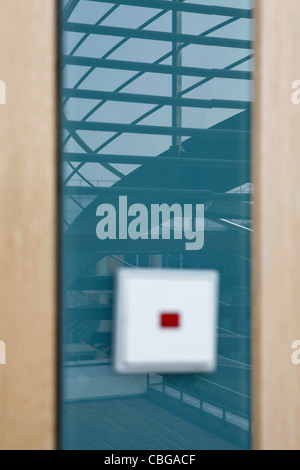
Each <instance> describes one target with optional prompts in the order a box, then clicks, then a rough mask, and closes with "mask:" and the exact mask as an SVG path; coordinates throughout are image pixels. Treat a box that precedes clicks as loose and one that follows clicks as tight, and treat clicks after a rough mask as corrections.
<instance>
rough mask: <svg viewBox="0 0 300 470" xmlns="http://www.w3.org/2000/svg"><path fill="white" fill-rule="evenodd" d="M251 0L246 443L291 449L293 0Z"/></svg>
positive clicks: (298, 224)
mask: <svg viewBox="0 0 300 470" xmlns="http://www.w3.org/2000/svg"><path fill="white" fill-rule="evenodd" d="M256 3H257V6H256V31H257V33H256V104H255V112H254V121H253V126H254V131H255V142H254V183H255V209H254V219H255V235H254V270H253V281H254V304H253V313H254V329H253V336H254V338H253V362H254V363H253V366H254V383H253V386H254V389H253V392H254V397H253V398H254V425H255V432H254V447H255V448H256V449H260V450H262V449H267V450H278V449H299V448H300V400H299V393H300V366H299V367H296V366H294V365H293V364H292V363H291V355H292V350H291V344H292V342H293V341H294V340H296V339H300V243H299V241H300V106H295V105H293V104H292V101H291V95H292V82H293V81H295V80H297V79H298V80H300V60H299V50H300V2H299V0H286V1H285V2H283V1H282V0H260V1H258V2H256Z"/></svg>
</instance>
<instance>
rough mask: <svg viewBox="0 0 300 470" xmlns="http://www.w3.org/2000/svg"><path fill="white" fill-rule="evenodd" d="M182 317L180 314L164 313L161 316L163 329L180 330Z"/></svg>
mask: <svg viewBox="0 0 300 470" xmlns="http://www.w3.org/2000/svg"><path fill="white" fill-rule="evenodd" d="M179 325H180V315H179V313H162V314H161V315H160V326H161V328H179Z"/></svg>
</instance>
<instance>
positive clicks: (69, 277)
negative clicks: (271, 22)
mask: <svg viewBox="0 0 300 470" xmlns="http://www.w3.org/2000/svg"><path fill="white" fill-rule="evenodd" d="M80 3H83V4H85V3H86V2H85V1H83V0H81V1H77V0H75V1H73V2H72V1H71V2H69V3H68V4H67V8H66V15H67V16H66V17H65V18H66V19H65V22H64V24H63V27H64V30H65V31H68V33H70V34H72V33H75V32H76V34H77V33H79V32H80V33H82V34H83V35H82V37H81V39H80V41H79V42H78V43H77V45H75V46H74V47H73V49H72V50H71V51H69V52H68V54H67V55H66V56H65V57H64V59H63V61H64V65H65V66H72V67H75V68H76V67H77V69H78V70H82V76H81V77H80V79H78V82H77V83H76V84H75V85H74V86H73V87H70V86H67V87H66V88H65V90H64V104H65V105H66V104H67V103H68V102H69V100H70V99H72V100H73V105H74V102H75V103H79V100H85V102H88V100H91V101H90V109H89V110H88V112H87V113H86V114H85V115H84V116H83V118H82V119H80V120H78V119H77V120H76V119H75V118H74V117H73V116H72V115H68V112H67V111H66V119H65V121H64V127H65V129H66V131H67V137H66V138H65V141H64V143H65V145H66V147H65V151H64V153H63V159H64V161H65V162H66V164H68V165H69V171H70V173H69V174H68V175H67V176H66V179H65V185H64V188H63V190H64V195H65V198H66V200H67V201H68V204H69V205H70V201H71V202H72V204H73V205H72V210H73V211H76V214H73V215H72V218H71V219H70V220H69V223H68V224H66V227H65V228H66V231H65V236H64V243H65V261H64V266H65V276H64V282H65V290H66V291H68V292H69V294H67V295H68V296H70V292H72V294H71V295H72V299H73V302H72V303H71V304H68V305H65V307H66V308H65V310H64V318H66V324H67V327H68V328H69V334H70V342H72V341H74V339H76V341H79V342H80V341H84V342H87V343H89V344H90V345H91V346H92V347H95V348H96V349H97V350H98V351H99V352H100V353H105V354H107V355H109V354H110V345H111V320H112V303H113V292H114V290H113V289H114V285H113V276H114V272H115V270H116V269H117V268H118V267H119V266H124V265H125V266H131V267H132V268H139V267H145V266H146V267H148V266H151V267H170V268H172V267H174V268H195V269H203V268H209V269H211V268H213V269H217V270H218V271H220V273H221V296H220V322H219V329H218V334H219V368H218V372H217V373H216V374H214V376H213V377H210V379H209V380H207V379H206V378H205V377H202V376H198V375H197V376H193V377H191V376H188V377H184V376H182V377H174V376H171V377H170V376H168V377H162V378H161V383H158V384H156V385H157V386H156V388H155V384H153V383H151V381H150V379H149V396H150V397H151V399H153V400H157V402H160V400H161V399H162V397H163V400H164V404H165V405H166V404H167V403H169V405H170V409H172V410H173V412H174V413H175V411H176V410H177V411H178V409H179V408H180V407H182V406H184V407H185V412H186V413H187V414H189V411H188V410H191V416H192V415H193V414H195V410H196V409H198V410H199V413H200V415H201V416H200V418H199V419H204V420H206V421H205V423H207V422H210V424H211V426H212V429H214V432H216V431H215V430H217V429H219V430H220V435H222V433H223V434H224V436H225V435H227V437H228V439H229V436H231V437H234V436H236V437H237V436H239V437H240V436H241V435H242V437H243V439H244V442H245V441H247V439H248V438H249V433H250V428H251V425H250V418H249V409H250V398H249V397H250V392H249V382H250V377H249V376H250V358H249V331H250V313H249V236H250V233H251V203H250V197H251V193H250V191H251V187H250V186H249V185H248V186H247V183H249V182H250V170H249V160H250V103H249V102H248V101H247V99H245V100H237V101H233V100H232V99H229V98H228V97H227V96H224V99H203V97H201V98H197V97H196V98H195V91H197V90H200V91H201V87H203V86H205V85H207V84H209V83H210V82H212V81H213V80H215V79H216V78H218V79H222V80H224V81H227V80H236V81H237V82H240V81H248V82H249V80H250V79H251V73H250V72H248V71H247V70H246V71H245V70H242V69H241V67H242V66H243V64H247V63H248V62H249V60H250V59H251V58H252V53H251V51H250V49H251V45H250V42H249V41H248V40H247V41H246V40H240V39H235V38H228V37H225V36H226V34H225V36H224V37H220V36H221V35H222V29H223V28H226V27H227V26H229V25H233V24H235V22H236V21H238V20H239V19H240V18H250V17H251V15H252V12H251V11H250V10H246V9H239V8H224V7H218V6H208V5H198V4H195V5H190V4H188V3H185V2H181V1H179V2H173V1H168V2H167V1H165V0H163V1H161V0H151V1H147V2H144V4H145V7H148V8H149V10H151V9H152V7H154V6H155V8H157V9H158V12H157V11H155V14H154V16H153V17H151V18H150V19H149V20H147V21H145V23H143V24H142V25H141V26H140V27H139V28H137V29H133V28H123V27H121V26H120V27H116V26H113V27H109V28H108V27H107V26H104V25H103V24H102V23H103V22H104V23H105V21H106V20H107V18H109V17H110V15H112V14H113V13H114V12H115V11H117V9H118V8H119V6H120V5H123V6H126V5H131V6H134V5H135V6H140V0H121V1H118V2H117V3H115V4H114V1H113V0H110V1H109V2H107V1H106V0H105V1H102V3H104V4H106V3H110V4H111V3H113V6H112V5H109V7H108V9H107V12H106V13H105V14H104V15H103V17H101V18H100V19H99V20H98V21H97V23H96V24H95V25H89V24H83V23H81V22H78V21H76V22H74V21H72V11H75V12H76V6H77V5H78V4H80ZM87 3H89V2H87ZM92 3H93V2H92ZM95 3H96V2H95ZM160 8H162V10H160ZM173 9H175V10H176V11H181V12H187V11H191V12H193V13H195V14H197V15H200V16H201V15H202V14H210V15H218V16H219V17H220V18H223V19H219V23H218V24H216V25H215V26H214V27H211V28H209V29H208V30H207V31H203V32H202V33H201V34H199V35H191V34H189V35H182V34H180V33H176V34H175V33H174V31H173V32H168V33H167V32H166V33H162V32H159V31H154V30H153V29H154V27H155V25H156V21H157V20H159V19H160V18H163V17H164V15H166V14H168V12H170V11H171V10H173ZM151 11H152V10H151ZM70 15H71V16H70ZM68 19H69V20H68ZM67 20H68V21H67ZM177 20H178V18H177ZM92 34H95V36H96V37H98V36H100V37H103V38H104V39H105V38H106V37H107V35H109V36H110V37H113V38H120V41H119V40H118V41H119V42H117V43H116V45H114V46H113V47H112V48H111V49H110V50H108V51H107V52H106V53H105V54H104V55H103V56H101V57H98V56H95V57H89V56H87V57H84V56H83V55H82V53H81V52H80V51H81V49H80V47H81V46H82V44H84V42H85V41H87V40H89V39H90V38H91V35H92ZM132 38H139V39H140V40H143V41H145V44H147V40H151V41H163V42H169V44H170V52H169V53H166V54H164V55H163V56H161V57H160V58H159V59H157V60H156V61H155V62H153V63H146V59H144V60H140V61H134V60H127V58H126V56H125V55H124V57H123V58H122V60H120V59H119V58H118V59H116V58H114V54H115V53H116V52H118V51H119V49H120V50H123V51H124V50H125V48H124V46H126V45H128V41H130V39H132ZM174 43H176V44H177V47H178V48H179V50H180V51H181V53H182V54H184V53H185V51H186V50H187V48H188V47H189V45H191V44H194V45H199V44H201V45H203V44H205V45H206V46H207V47H210V46H211V48H216V47H217V48H219V49H218V51H224V50H226V49H224V48H225V47H230V48H231V49H233V50H235V49H236V50H239V51H241V52H243V51H244V54H243V53H241V54H240V58H239V59H237V60H234V61H233V62H232V63H231V64H229V65H227V66H226V67H221V66H220V67H218V68H204V67H201V68H200V66H201V63H199V64H195V66H194V67H186V66H183V65H182V64H179V62H178V60H177V62H176V57H174V48H172V46H174ZM158 44H160V42H158ZM212 50H215V49H212ZM219 53H220V52H219ZM221 54H223V52H222V53H221ZM220 58H221V55H220ZM177 59H178V58H177ZM178 64H179V65H178ZM80 67H84V69H81V68H80ZM107 68H109V69H110V71H111V74H113V73H114V71H116V72H118V71H120V70H122V71H128V72H130V73H131V76H130V77H129V78H127V80H124V83H122V84H121V85H120V86H118V87H117V88H116V89H115V90H113V91H104V90H96V89H92V90H91V89H87V87H86V86H82V85H84V84H85V83H86V82H87V80H90V78H91V76H92V74H93V73H94V72H95V71H97V70H99V69H100V70H106V69H107ZM149 73H155V74H159V76H161V77H163V76H165V75H168V76H169V77H170V78H171V79H172V78H173V90H172V93H170V94H169V96H159V95H158V94H150V93H149V92H147V90H145V91H144V92H143V93H140V92H139V93H132V92H130V93H129V92H128V87H130V86H131V85H134V84H135V83H136V82H138V80H139V79H140V78H141V77H143V76H145V75H147V74H149ZM178 76H183V77H189V78H190V79H191V80H193V83H192V82H191V85H190V86H188V87H186V88H183V89H178V88H177V90H174V78H176V77H178ZM170 83H171V80H170ZM131 90H132V89H131ZM76 100H77V101H76ZM110 103H129V104H135V105H141V104H147V105H151V108H150V110H148V111H147V112H145V113H144V114H142V115H141V116H139V117H138V118H137V119H135V120H134V121H130V122H126V123H120V122H114V121H113V120H111V122H104V121H101V120H100V118H99V119H98V118H97V119H96V118H95V114H96V113H99V112H101V110H103V109H104V106H105V105H107V104H110ZM166 107H168V109H171V110H172V112H173V113H172V114H173V120H172V123H169V125H161V123H160V122H159V119H158V121H157V123H156V124H155V125H148V124H147V125H145V122H144V121H145V120H146V119H148V118H149V117H151V116H156V113H158V112H159V111H160V110H162V109H165V108H166ZM182 108H188V109H189V110H192V109H201V110H202V111H203V112H206V111H207V110H210V109H212V108H214V109H218V110H227V111H228V112H230V111H231V112H232V115H233V117H229V118H224V119H221V121H222V122H221V123H219V124H217V125H214V126H212V127H210V128H209V129H197V128H190V127H188V128H183V127H182V126H181V124H180V119H178V121H177V124H176V120H175V121H174V111H176V110H177V111H178V109H182ZM236 113H238V114H236ZM234 114H235V115H234ZM105 132H109V133H110V134H109V135H108V137H107V139H106V140H104V142H103V143H101V144H99V145H98V146H95V145H92V143H91V142H92V141H93V138H92V137H90V140H91V142H90V141H89V138H88V137H86V136H99V135H102V134H103V135H106V134H105ZM128 134H129V135H130V136H131V138H132V140H134V139H137V138H138V136H140V135H142V136H146V137H147V138H148V140H147V146H148V147H145V148H144V153H142V152H141V154H139V155H136V154H133V153H130V151H128V149H126V148H122V146H121V144H120V149H121V150H120V153H118V154H115V153H114V154H111V153H110V152H109V150H108V149H109V146H110V145H111V144H113V143H114V142H118V141H120V139H121V138H122V136H124V135H128ZM158 136H168V137H169V139H170V144H171V142H172V145H170V148H169V150H167V151H165V152H163V153H161V154H160V155H159V156H154V155H152V156H149V154H151V151H149V147H150V146H151V140H152V139H155V138H157V137H158ZM183 138H187V140H185V141H183ZM71 141H72V142H73V143H74V145H75V144H76V146H77V147H78V150H77V151H76V150H75V151H74V150H70V149H69V148H68V147H67V146H68V143H69V142H71ZM174 143H175V145H177V144H178V143H179V144H180V145H177V147H178V148H175V147H174ZM179 147H180V148H179ZM164 148H168V146H167V145H166V146H165V147H164ZM105 152H107V153H105ZM120 164H122V165H128V166H129V165H130V168H131V170H130V172H125V170H124V169H123V166H120ZM86 165H97V168H98V167H99V166H100V165H101V168H103V169H105V171H107V172H109V173H108V174H109V176H106V179H105V180H103V181H101V182H100V183H99V182H96V181H94V180H95V177H94V175H93V178H89V177H87V176H86V175H85V174H84V173H83V170H84V168H85V167H86ZM134 165H135V166H134ZM93 168H94V167H93ZM108 180H110V181H114V183H110V184H108ZM76 181H77V182H78V181H80V183H77V182H76ZM100 186H102V187H100ZM245 188H247V189H245ZM120 194H121V195H127V196H128V201H129V203H130V201H132V202H143V203H145V204H146V205H147V204H149V203H153V202H160V203H162V202H179V203H180V202H181V203H184V202H192V203H194V204H195V203H204V204H205V217H206V226H205V246H204V249H203V250H201V251H199V252H192V253H191V252H186V251H184V250H182V249H181V248H180V247H179V249H178V244H176V243H173V242H172V241H170V243H169V250H168V251H163V250H162V249H161V244H160V242H159V241H158V243H157V244H156V245H154V244H153V245H151V247H152V248H151V251H149V244H148V243H149V242H148V241H140V240H139V241H134V242H132V243H131V244H130V243H129V242H128V241H126V243H123V242H122V241H120V242H119V243H118V247H117V249H115V248H112V246H111V244H110V243H109V240H108V241H107V242H99V240H98V239H97V238H96V235H95V226H96V218H95V213H96V207H97V206H98V205H99V204H101V203H103V202H114V201H115V200H116V199H117V198H118V196H119V195H120ZM67 210H70V208H69V206H68V207H67ZM82 296H85V298H86V299H88V300H87V302H86V303H85V304H84V305H83V304H82V303H81V301H80V299H81V298H82ZM104 322H106V323H105V324H104ZM104 325H105V327H104ZM67 334H68V332H67ZM99 406H101V405H99ZM149 406H150V405H149ZM174 410H175V411H174ZM116 419H117V418H116ZM204 426H206V424H204ZM228 427H229V428H230V431H229V430H228ZM224 429H226V431H224ZM226 433H227V434H226ZM247 436H248V437H247ZM248 440H249V439H248ZM128 445H129V444H128ZM227 447H228V446H227Z"/></svg>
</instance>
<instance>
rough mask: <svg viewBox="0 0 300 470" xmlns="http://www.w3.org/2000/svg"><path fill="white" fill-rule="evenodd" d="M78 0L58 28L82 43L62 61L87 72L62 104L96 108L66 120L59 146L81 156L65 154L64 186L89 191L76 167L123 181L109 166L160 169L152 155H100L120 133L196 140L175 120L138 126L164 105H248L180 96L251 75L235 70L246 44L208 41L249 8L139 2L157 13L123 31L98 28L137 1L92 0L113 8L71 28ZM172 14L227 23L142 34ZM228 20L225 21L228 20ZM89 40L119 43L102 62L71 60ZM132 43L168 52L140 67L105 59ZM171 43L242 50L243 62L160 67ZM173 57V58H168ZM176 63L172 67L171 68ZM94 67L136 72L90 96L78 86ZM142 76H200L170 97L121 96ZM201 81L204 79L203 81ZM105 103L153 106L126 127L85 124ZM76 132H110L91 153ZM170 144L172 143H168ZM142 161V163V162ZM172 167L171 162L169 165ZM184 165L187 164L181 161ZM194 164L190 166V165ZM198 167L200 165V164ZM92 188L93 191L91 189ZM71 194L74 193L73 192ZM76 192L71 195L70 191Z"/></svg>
mask: <svg viewBox="0 0 300 470" xmlns="http://www.w3.org/2000/svg"><path fill="white" fill-rule="evenodd" d="M79 1H80V0H70V1H69V2H68V3H67V5H66V7H65V9H64V12H63V20H64V23H63V29H64V31H70V32H76V33H82V34H83V36H82V38H81V39H80V40H79V41H78V43H77V44H76V46H74V47H73V49H72V51H71V52H70V53H69V54H68V55H66V56H64V57H63V62H64V64H66V65H78V66H86V67H89V68H88V70H87V71H86V72H85V73H84V74H83V75H82V77H81V78H80V79H79V80H78V81H77V83H76V84H75V86H74V87H73V88H64V89H63V96H64V101H63V104H64V105H65V104H66V103H67V102H68V100H69V99H70V98H86V99H96V100H98V103H97V104H96V105H95V106H94V107H93V108H92V109H91V110H90V111H89V112H88V113H87V114H86V115H85V116H84V117H83V118H82V120H81V121H70V120H66V121H65V123H64V127H65V129H66V130H67V131H68V135H67V137H66V138H65V140H64V142H63V144H64V145H65V144H67V142H68V141H69V140H70V139H71V138H73V139H74V140H75V141H76V142H77V144H79V146H80V147H81V148H82V149H83V150H84V152H85V153H84V155H83V154H82V153H74V152H64V154H63V159H64V161H66V162H67V163H68V164H69V165H70V167H71V172H70V174H69V175H68V176H67V177H66V178H65V181H64V184H65V185H67V184H68V183H69V181H70V180H71V179H72V178H73V177H74V175H76V174H77V175H78V176H79V177H80V178H81V179H82V180H83V181H84V182H85V183H86V184H87V185H88V186H90V187H93V186H94V184H93V183H92V182H91V181H89V180H88V179H86V178H85V177H84V175H83V174H82V173H81V172H80V170H81V168H82V167H83V166H84V165H85V163H89V162H93V163H99V164H100V165H102V166H103V167H104V168H106V169H107V170H109V171H110V172H111V173H112V174H114V175H115V176H117V177H118V178H122V177H123V176H124V174H123V173H122V172H121V171H120V170H117V169H116V168H114V167H113V166H111V165H110V164H113V163H125V164H126V163H130V164H146V165H147V164H150V165H152V164H154V165H157V166H160V165H164V164H165V163H166V162H165V161H163V159H157V158H155V157H156V156H155V155H153V158H151V157H146V159H145V157H144V156H130V155H127V156H126V155H111V154H105V153H103V150H104V149H105V148H106V147H107V146H108V145H109V144H110V143H112V142H113V141H114V140H116V139H117V138H118V137H120V136H121V135H122V134H123V133H132V134H150V135H152V134H153V135H169V136H172V138H173V139H174V137H175V138H176V136H179V139H181V138H182V137H183V136H187V137H191V136H198V135H201V133H202V132H203V130H201V129H194V128H183V127H181V125H180V126H179V123H180V121H178V123H177V125H176V121H174V119H173V122H172V126H169V127H168V126H149V125H147V126H145V125H141V124H140V123H141V122H142V121H143V120H144V119H146V118H147V117H148V116H150V115H152V114H154V113H155V112H157V111H158V110H160V109H161V108H162V107H164V106H172V108H173V113H174V109H181V108H182V107H191V108H206V109H209V108H223V109H244V110H246V109H248V108H249V105H250V103H249V102H247V101H235V100H221V99H218V100H205V99H191V98H184V95H186V94H187V93H189V92H191V91H193V90H194V89H196V88H199V87H200V86H202V85H204V84H205V83H207V82H209V81H210V80H212V79H214V78H231V79H240V80H251V72H248V71H240V70H235V69H236V67H238V66H239V65H241V64H243V63H245V62H247V61H249V60H250V59H251V58H252V57H253V54H252V53H251V54H249V49H251V47H252V45H251V41H248V40H240V39H230V38H219V37H218V38H217V37H211V36H209V35H210V34H211V33H213V32H215V31H217V30H220V29H221V28H223V27H225V26H227V25H229V24H231V23H233V22H235V21H237V20H239V19H241V18H252V17H253V11H252V10H248V9H240V8H229V7H220V6H208V5H197V4H191V3H185V2H184V0H172V1H166V0H144V1H143V5H142V6H143V7H147V8H154V9H161V11H160V12H159V13H156V14H155V15H154V16H153V17H152V18H150V19H149V20H147V21H146V22H145V23H143V24H142V25H141V26H140V27H138V28H137V29H133V28H123V27H112V26H103V25H102V23H103V22H104V20H106V19H107V18H108V17H109V16H110V15H111V14H112V13H113V12H114V11H115V10H116V9H117V8H118V7H119V6H120V5H129V6H139V7H140V6H141V2H140V0H92V1H94V2H101V3H109V4H112V3H114V5H113V6H112V7H111V8H110V9H109V10H108V11H107V12H106V13H105V14H104V15H103V16H102V17H101V18H100V19H99V20H98V21H97V22H96V23H95V24H94V25H90V24H82V23H73V22H70V21H69V18H70V16H71V14H72V12H73V11H74V9H75V8H76V6H77V5H78V3H79ZM169 11H172V12H173V14H174V12H175V13H178V12H190V13H195V14H209V15H218V16H224V17H227V18H226V20H224V21H222V22H221V23H219V24H218V25H216V26H214V27H212V28H209V29H208V30H206V31H204V32H202V33H201V34H199V35H191V34H182V33H177V32H176V31H174V22H173V31H172V33H168V32H160V31H151V30H148V29H147V30H145V28H146V27H148V26H149V25H151V24H152V23H154V22H155V21H156V20H157V19H159V18H160V17H161V16H163V15H165V14H166V13H167V12H169ZM228 17H230V18H229V19H228ZM90 35H103V36H106V35H108V36H115V37H120V38H121V40H120V41H119V42H118V43H117V44H116V45H115V46H113V47H112V48H111V49H110V50H109V51H108V52H106V53H105V54H104V55H103V57H101V58H89V57H80V56H74V54H75V52H76V51H77V50H78V49H79V47H80V46H81V45H82V44H83V43H84V41H85V40H86V39H87V38H88V37H89V36H90ZM132 38H139V39H144V40H157V41H168V42H170V44H171V46H173V47H172V50H170V52H169V53H167V54H164V55H163V56H162V57H160V58H159V59H158V60H156V61H155V62H154V63H145V62H135V61H128V60H113V59H109V57H110V56H111V55H112V54H113V53H114V52H115V51H116V50H117V49H119V48H120V47H121V46H122V45H123V44H125V43H126V42H127V41H128V40H130V39H132ZM174 44H176V45H177V49H178V51H180V50H182V49H183V48H185V47H187V46H188V45H190V44H200V45H207V46H219V47H232V48H239V49H245V50H247V54H246V55H245V57H243V58H242V59H240V60H238V61H236V62H234V63H232V64H230V65H229V66H227V67H225V68H221V69H208V68H200V67H186V66H182V65H178V62H177V63H176V62H174V60H173V62H172V65H165V64H162V62H164V61H165V60H166V59H168V58H169V57H172V56H173V55H174ZM173 58H174V57H173ZM174 64H175V65H174ZM97 68H109V69H119V70H129V71H135V72H137V73H136V74H135V75H134V76H133V77H132V78H130V79H128V80H126V81H125V82H124V83H123V84H122V85H120V86H119V87H118V88H116V89H115V90H114V91H113V92H108V91H94V90H81V89H79V87H80V85H81V84H82V83H83V82H84V81H85V80H86V79H87V78H88V77H89V76H90V75H91V73H92V72H93V71H94V70H95V69H97ZM147 72H153V73H159V74H168V75H171V76H172V77H173V79H174V76H191V77H202V78H201V79H200V80H199V81H198V82H197V83H195V84H194V85H192V86H190V87H188V88H186V89H184V90H177V91H178V93H177V94H176V95H175V93H174V90H173V93H172V97H166V96H155V95H151V96H150V95H145V94H135V93H134V94H133V93H122V90H123V89H124V88H126V87H127V86H128V85H129V84H131V83H133V82H134V81H135V80H137V79H138V78H140V77H141V76H142V75H143V74H145V73H147ZM203 77H205V78H203ZM108 101H119V102H129V103H145V104H153V105H155V106H154V107H153V108H152V109H151V110H150V111H147V112H146V113H144V114H142V115H141V116H140V117H139V118H138V119H135V120H134V121H133V122H131V123H130V124H120V123H115V122H114V123H107V122H96V123H95V122H90V121H88V119H89V118H90V117H91V116H92V115H94V114H95V112H96V111H98V109H100V108H101V107H102V106H103V105H104V104H105V103H106V102H108ZM79 130H89V131H106V132H113V133H114V135H113V136H112V137H110V138H109V139H107V140H106V141H105V142H104V143H102V144H101V145H100V146H99V147H98V148H96V149H95V150H94V151H93V150H92V149H91V148H90V146H89V145H88V144H87V143H86V142H84V140H83V139H82V138H81V137H80V136H79V135H78V133H77V131H79ZM205 132H206V133H207V132H211V133H212V134H214V133H216V134H219V133H220V132H224V131H220V130H210V131H207V130H206V131H205ZM230 132H231V133H234V132H236V133H238V132H240V131H230ZM173 142H174V140H173ZM146 160H147V161H146ZM72 162H79V165H78V166H76V167H75V166H74V165H73V164H72ZM170 163H171V162H170ZM178 164H179V165H181V162H180V159H173V160H172V165H173V166H176V165H178ZM185 164H187V165H188V164H189V162H187V161H186V159H185ZM193 164H195V163H193ZM199 164H203V163H201V162H200V161H199ZM86 189H87V188H84V187H81V189H80V193H81V194H84V192H85V190H86ZM95 189H96V188H95ZM74 190H75V188H74ZM75 191H76V190H75Z"/></svg>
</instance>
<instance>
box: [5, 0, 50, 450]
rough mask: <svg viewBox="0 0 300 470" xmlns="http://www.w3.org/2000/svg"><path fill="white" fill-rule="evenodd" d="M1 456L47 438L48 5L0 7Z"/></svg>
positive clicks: (26, 1) (46, 444)
mask: <svg viewBox="0 0 300 470" xmlns="http://www.w3.org/2000/svg"><path fill="white" fill-rule="evenodd" d="M0 12H1V13H0V37H1V47H0V79H1V80H3V81H5V82H6V88H7V100H6V101H7V104H6V105H0V143H1V146H0V340H2V341H5V343H6V352H7V364H6V365H5V366H3V365H0V449H36V450H37V449H53V448H54V447H55V445H56V444H55V441H56V409H55V407H56V370H55V363H56V248H57V247H56V230H57V223H56V194H57V188H56V180H57V177H56V171H57V170H56V169H57V164H56V163H57V162H56V154H57V152H56V150H57V129H56V115H57V110H56V103H57V99H56V71H57V66H56V56H57V45H56V20H57V19H56V1H55V0H23V1H22V0H9V1H8V0H0Z"/></svg>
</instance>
